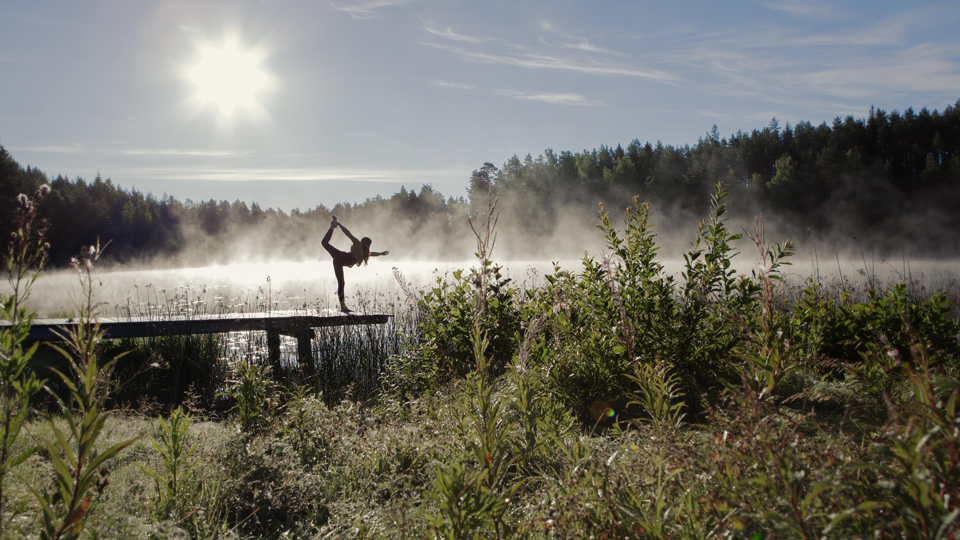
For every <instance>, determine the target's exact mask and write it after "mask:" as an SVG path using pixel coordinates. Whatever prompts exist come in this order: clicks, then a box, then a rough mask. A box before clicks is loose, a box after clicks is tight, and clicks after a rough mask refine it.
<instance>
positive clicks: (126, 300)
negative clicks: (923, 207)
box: [0, 253, 960, 317]
mask: <svg viewBox="0 0 960 540" xmlns="http://www.w3.org/2000/svg"><path fill="white" fill-rule="evenodd" d="M751 255H753V253H741V254H740V255H738V256H737V257H736V258H735V259H734V261H735V263H736V264H735V267H736V268H737V270H738V271H739V272H745V273H748V274H749V273H750V272H751V271H753V270H755V269H757V268H758V267H759V264H758V262H759V261H758V259H757V257H751ZM594 257H595V259H596V260H598V261H599V260H600V259H601V257H600V256H599V255H594ZM495 262H497V264H500V265H501V266H502V268H503V270H502V274H503V276H504V277H508V278H511V279H512V280H513V282H514V283H515V284H516V285H517V286H520V287H532V286H538V285H541V284H542V283H543V282H544V280H543V276H544V275H546V274H550V273H553V271H554V262H552V261H495ZM792 263H793V264H792V265H791V266H785V267H783V268H782V272H783V274H784V276H785V277H786V278H787V279H788V281H789V282H791V283H801V282H803V281H804V280H805V279H806V278H808V277H811V276H816V275H817V274H818V273H819V275H820V277H821V279H823V280H825V281H829V280H836V279H838V278H840V277H841V276H842V277H843V278H844V279H845V280H847V281H852V282H866V280H867V276H874V277H875V279H877V280H878V281H879V282H880V283H881V284H886V283H891V282H893V281H899V280H902V279H904V278H907V279H909V278H912V280H913V281H916V282H918V283H919V284H920V285H922V286H924V287H927V288H928V289H936V288H939V287H946V286H948V285H949V284H950V283H951V282H953V281H955V280H956V278H957V277H958V275H960V261H956V260H953V261H942V260H921V261H883V260H876V261H870V260H869V259H867V260H866V261H864V260H841V261H839V262H838V261H837V260H836V259H835V258H834V259H827V260H824V259H823V258H821V259H819V260H814V259H809V258H800V257H793V258H792ZM476 264H477V262H476V260H475V259H474V260H465V261H461V262H436V261H409V260H399V259H394V258H391V257H390V256H387V257H379V258H371V260H370V263H369V265H367V266H361V267H359V268H356V267H354V268H347V269H345V270H344V274H345V278H346V295H347V303H348V305H349V304H351V299H354V298H356V297H357V295H360V296H369V295H370V294H374V295H380V296H382V297H384V299H385V300H387V301H389V299H390V298H396V297H398V296H399V295H402V294H403V293H402V291H401V287H400V286H399V283H398V281H397V279H396V277H395V273H394V269H396V270H397V271H399V273H400V274H402V276H403V278H404V281H405V282H406V283H407V284H409V285H411V287H408V288H409V289H412V290H421V289H423V288H425V287H427V286H432V285H433V284H434V283H435V282H436V279H437V278H438V277H440V278H445V279H446V280H447V281H453V275H452V274H453V272H454V271H456V270H458V269H469V268H471V267H473V266H476ZM559 264H560V266H561V268H562V269H564V270H568V271H574V272H580V271H581V269H582V261H581V260H576V259H568V260H563V261H559ZM663 264H664V269H665V271H666V272H668V273H671V274H674V275H676V276H677V279H682V278H681V277H680V273H681V272H682V271H683V261H682V260H677V259H672V260H667V261H665V262H663ZM96 276H97V277H98V278H99V281H100V284H101V285H102V286H99V287H98V299H99V301H100V302H102V303H103V306H102V307H101V309H100V313H101V314H102V315H103V316H107V317H113V316H117V315H118V314H120V313H121V312H123V311H124V308H125V307H130V308H135V307H136V306H137V305H140V306H144V305H146V304H150V305H154V306H155V305H168V304H169V303H170V301H171V300H172V299H173V298H174V297H175V296H177V295H180V297H184V298H188V299H190V300H193V301H202V302H204V303H206V306H207V309H210V308H211V307H213V306H215V305H216V304H217V303H221V304H222V305H223V308H222V309H224V310H226V311H236V310H243V311H250V310H253V305H254V303H255V302H254V300H255V299H256V298H258V297H259V298H262V299H265V298H267V297H268V296H269V298H270V299H271V300H272V305H271V308H272V309H303V308H304V307H306V308H310V309H315V308H318V307H319V308H330V307H334V306H335V305H336V304H335V301H336V289H337V282H336V278H335V277H334V273H333V267H332V264H331V262H330V261H329V260H328V259H320V260H316V261H309V262H272V263H239V264H230V265H217V266H206V267H196V268H180V269H160V270H156V269H150V268H146V267H135V268H129V269H128V268H124V267H122V266H115V267H112V268H110V269H102V270H99V271H97V273H96ZM0 290H2V291H3V292H4V293H5V294H9V293H10V292H11V287H10V285H9V283H7V282H6V281H4V282H3V283H2V284H0ZM79 292H80V285H79V279H78V277H77V273H76V271H74V270H72V269H57V270H49V271H47V272H45V273H44V274H43V276H42V277H41V278H40V279H39V280H38V281H37V283H36V284H35V285H34V288H33V291H32V294H31V297H30V300H29V305H30V307H31V308H32V309H35V310H37V311H38V312H39V315H40V316H41V317H47V316H50V315H51V314H54V313H57V312H61V313H62V312H71V311H76V310H75V306H74V304H75V302H74V299H76V298H79ZM262 305H263V304H261V306H262Z"/></svg>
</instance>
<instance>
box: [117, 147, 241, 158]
mask: <svg viewBox="0 0 960 540" xmlns="http://www.w3.org/2000/svg"><path fill="white" fill-rule="evenodd" d="M119 154H121V155H124V156H233V155H236V152H233V151H230V150H188V149H184V148H140V149H133V150H123V151H120V152H119Z"/></svg>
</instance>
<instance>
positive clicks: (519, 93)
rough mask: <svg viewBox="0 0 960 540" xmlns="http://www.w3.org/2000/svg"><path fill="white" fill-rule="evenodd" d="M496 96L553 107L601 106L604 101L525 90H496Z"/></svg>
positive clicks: (574, 95) (571, 94) (576, 95)
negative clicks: (536, 102) (546, 104)
mask: <svg viewBox="0 0 960 540" xmlns="http://www.w3.org/2000/svg"><path fill="white" fill-rule="evenodd" d="M493 94H494V95H497V96H503V97H508V98H512V99H525V100H529V101H540V102H543V103H549V104H552V105H580V106H599V105H603V104H604V103H603V102H602V101H595V100H591V99H587V98H586V97H584V96H581V95H580V94H574V93H570V92H566V93H561V92H539V93H536V92H526V91H523V90H494V91H493Z"/></svg>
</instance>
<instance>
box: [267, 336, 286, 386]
mask: <svg viewBox="0 0 960 540" xmlns="http://www.w3.org/2000/svg"><path fill="white" fill-rule="evenodd" d="M267 351H268V354H269V357H270V366H271V367H272V368H273V378H274V379H275V380H277V381H279V380H281V379H282V378H283V366H281V365H280V331H279V330H276V329H273V328H271V329H268V330H267Z"/></svg>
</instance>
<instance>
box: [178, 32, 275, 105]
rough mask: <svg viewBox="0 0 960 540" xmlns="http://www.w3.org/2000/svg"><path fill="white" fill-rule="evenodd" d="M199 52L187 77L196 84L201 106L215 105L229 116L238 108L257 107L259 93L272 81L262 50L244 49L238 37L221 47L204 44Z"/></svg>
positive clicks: (197, 98)
mask: <svg viewBox="0 0 960 540" xmlns="http://www.w3.org/2000/svg"><path fill="white" fill-rule="evenodd" d="M197 52H198V56H197V61H196V63H194V64H193V65H191V66H190V67H189V68H188V69H187V71H186V78H187V80H188V81H190V82H191V83H193V85H194V86H195V87H196V94H195V95H194V97H195V98H196V100H197V101H198V102H199V103H200V105H201V106H206V105H214V106H216V107H217V108H218V109H219V111H220V114H223V115H226V116H230V115H232V114H233V113H234V112H235V111H236V110H237V109H238V108H254V107H256V105H257V94H258V93H259V92H261V91H262V90H264V89H266V88H267V86H268V85H269V83H270V76H269V75H268V74H267V72H266V71H265V70H264V69H262V68H261V62H262V55H261V54H260V53H259V52H257V51H256V50H252V49H248V50H243V49H241V48H240V44H239V42H238V41H237V40H235V39H225V40H224V41H223V42H222V44H221V45H220V46H219V47H218V46H214V45H212V44H209V43H207V44H204V45H201V46H200V47H199V48H198V51H197Z"/></svg>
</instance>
